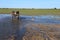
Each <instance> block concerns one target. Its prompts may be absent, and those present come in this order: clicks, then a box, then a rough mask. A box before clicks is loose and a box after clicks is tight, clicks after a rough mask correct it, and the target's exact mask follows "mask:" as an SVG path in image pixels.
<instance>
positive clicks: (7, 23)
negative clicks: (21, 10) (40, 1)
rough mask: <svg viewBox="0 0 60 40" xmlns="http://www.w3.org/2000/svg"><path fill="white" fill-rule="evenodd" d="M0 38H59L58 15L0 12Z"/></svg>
mask: <svg viewBox="0 0 60 40" xmlns="http://www.w3.org/2000/svg"><path fill="white" fill-rule="evenodd" d="M0 40H60V16H54V15H41V16H25V15H20V19H19V20H17V19H15V18H13V19H12V16H11V15H10V14H0Z"/></svg>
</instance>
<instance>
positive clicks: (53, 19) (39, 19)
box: [0, 14, 60, 23]
mask: <svg viewBox="0 0 60 40" xmlns="http://www.w3.org/2000/svg"><path fill="white" fill-rule="evenodd" d="M11 17H12V16H11V15H10V14H0V21H4V20H8V19H11ZM20 18H21V19H22V20H25V21H32V19H34V20H33V21H34V22H36V23H60V16H54V15H41V16H25V15H21V16H20Z"/></svg>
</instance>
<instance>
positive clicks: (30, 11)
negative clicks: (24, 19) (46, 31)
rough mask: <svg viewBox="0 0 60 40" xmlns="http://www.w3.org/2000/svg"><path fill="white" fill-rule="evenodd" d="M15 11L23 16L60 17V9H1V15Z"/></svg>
mask: <svg viewBox="0 0 60 40" xmlns="http://www.w3.org/2000/svg"><path fill="white" fill-rule="evenodd" d="M13 10H19V11H20V13H21V15H60V9H1V8H0V14H1V13H2V14H9V13H11V11H13Z"/></svg>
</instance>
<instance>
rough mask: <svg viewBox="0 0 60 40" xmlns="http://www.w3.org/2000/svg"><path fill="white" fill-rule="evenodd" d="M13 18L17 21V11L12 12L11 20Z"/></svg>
mask: <svg viewBox="0 0 60 40" xmlns="http://www.w3.org/2000/svg"><path fill="white" fill-rule="evenodd" d="M13 18H17V19H19V11H16V12H15V11H12V19H13Z"/></svg>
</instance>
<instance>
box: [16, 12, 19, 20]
mask: <svg viewBox="0 0 60 40" xmlns="http://www.w3.org/2000/svg"><path fill="white" fill-rule="evenodd" d="M16 17H17V18H18V19H19V11H16Z"/></svg>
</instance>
